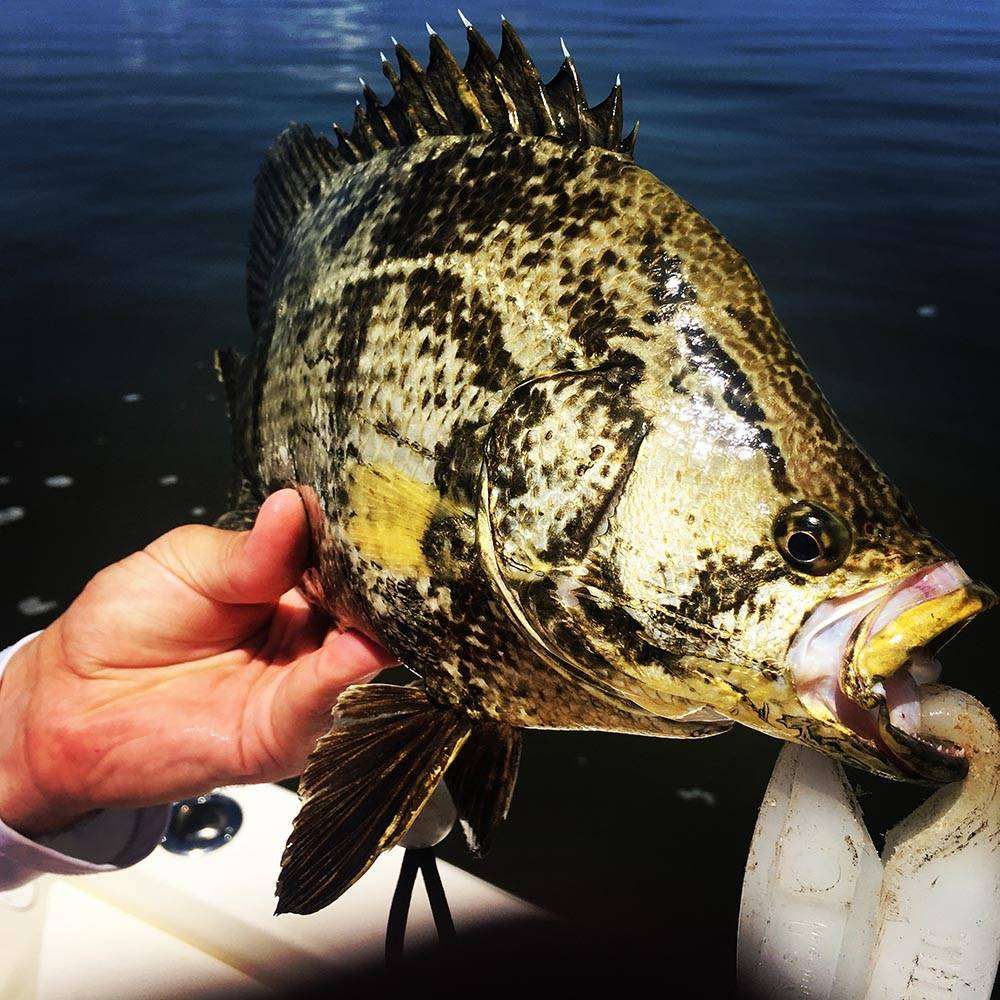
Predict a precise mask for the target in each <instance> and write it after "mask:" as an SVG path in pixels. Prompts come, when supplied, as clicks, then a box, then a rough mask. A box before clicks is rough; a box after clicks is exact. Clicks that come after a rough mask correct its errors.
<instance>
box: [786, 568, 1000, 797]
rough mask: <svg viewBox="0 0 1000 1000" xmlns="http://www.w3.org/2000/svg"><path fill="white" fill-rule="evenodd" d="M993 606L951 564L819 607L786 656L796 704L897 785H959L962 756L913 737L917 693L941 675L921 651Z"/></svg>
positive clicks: (991, 598)
mask: <svg viewBox="0 0 1000 1000" xmlns="http://www.w3.org/2000/svg"><path fill="white" fill-rule="evenodd" d="M996 602H997V596H996V594H995V593H994V592H993V591H992V590H991V589H990V588H989V587H987V586H986V585H984V584H982V583H977V582H975V581H973V580H971V579H970V578H969V576H968V575H967V574H966V573H965V571H964V570H963V569H962V568H961V566H959V565H958V563H956V562H954V561H948V562H938V563H935V564H933V565H931V566H928V567H925V568H923V569H921V570H918V571H917V572H915V573H911V574H909V575H907V576H905V577H903V578H902V579H901V580H898V581H896V582H895V583H889V584H885V585H883V586H879V587H873V588H871V589H869V590H864V591H861V592H859V593H856V594H853V595H850V596H849V597H845V598H836V599H831V600H827V601H823V602H822V603H821V604H820V605H818V606H817V607H816V608H815V609H814V610H813V611H812V612H811V613H810V614H809V616H808V617H807V618H806V620H805V621H804V622H803V624H802V626H801V628H800V629H799V631H798V633H797V635H796V636H795V639H794V640H793V641H792V644H791V646H790V647H789V651H788V664H789V667H790V669H791V675H792V678H793V681H794V684H795V689H796V693H797V694H798V697H799V700H800V701H801V702H802V704H803V705H804V706H805V707H806V709H807V710H808V711H809V712H810V713H811V714H812V715H813V716H815V717H816V718H818V719H820V720H822V721H823V722H826V723H828V724H833V725H834V726H836V727H837V728H839V729H841V730H843V731H845V735H846V736H847V737H848V739H849V741H851V742H854V743H858V744H860V746H859V747H858V749H859V750H862V751H863V753H864V755H865V756H870V755H872V754H874V756H876V757H877V758H878V759H879V760H880V761H882V762H884V764H885V765H886V767H887V768H888V769H889V771H891V772H893V773H895V774H897V775H898V776H900V777H904V778H910V779H913V778H916V779H917V780H924V781H932V782H945V781H952V780H955V779H956V778H960V777H962V775H963V774H964V773H965V767H966V762H965V758H964V751H963V750H962V748H961V747H957V746H955V745H954V744H950V743H948V742H947V741H942V740H936V739H930V738H928V737H925V736H923V735H922V734H921V731H920V729H921V717H920V687H921V685H923V684H928V683H934V682H936V681H937V679H938V676H939V675H940V671H941V666H940V664H939V663H938V662H937V660H936V659H935V658H934V657H933V655H932V653H931V651H930V649H929V648H928V646H929V645H932V644H934V643H935V640H937V641H938V642H939V643H940V641H941V640H942V638H944V637H945V633H948V636H947V637H949V638H950V635H951V634H953V633H954V631H957V629H958V628H960V627H961V626H963V625H965V624H966V623H967V622H968V621H969V620H970V619H971V618H972V617H974V616H975V615H977V614H979V613H980V612H982V611H984V610H986V609H988V608H990V607H992V606H993V605H994V604H996Z"/></svg>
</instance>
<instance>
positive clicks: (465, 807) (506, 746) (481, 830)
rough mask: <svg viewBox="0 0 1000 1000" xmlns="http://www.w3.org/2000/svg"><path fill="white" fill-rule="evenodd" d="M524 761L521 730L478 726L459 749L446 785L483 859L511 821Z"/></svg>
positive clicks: (471, 846)
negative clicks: (499, 831) (502, 826)
mask: <svg viewBox="0 0 1000 1000" xmlns="http://www.w3.org/2000/svg"><path fill="white" fill-rule="evenodd" d="M520 759H521V731H520V730H519V729H514V728H513V727H511V726H505V725H502V724H500V723H497V722H487V723H478V722H477V724H476V726H475V728H474V729H473V730H472V732H471V733H470V735H469V738H468V740H466V742H465V744H464V745H463V747H462V748H461V750H459V752H458V755H457V756H456V757H455V760H454V761H453V763H452V765H451V767H450V768H448V773H447V775H446V776H445V783H446V784H447V786H448V791H449V792H450V793H451V797H452V799H453V800H454V802H455V809H456V810H457V812H458V815H459V819H460V820H461V823H462V830H463V831H464V833H465V840H466V843H467V844H468V845H469V850H470V851H471V852H472V853H473V854H474V855H475V856H476V857H477V858H481V857H482V856H483V855H484V854H486V853H487V851H489V849H490V847H491V846H492V844H493V835H494V834H495V833H496V830H497V828H498V827H499V826H500V824H501V823H502V822H503V821H504V820H505V819H506V818H507V810H508V809H509V808H510V801H511V798H512V797H513V795H514V785H515V783H516V781H517V768H518V764H519V762H520Z"/></svg>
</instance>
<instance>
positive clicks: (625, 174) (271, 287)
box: [218, 21, 995, 913]
mask: <svg viewBox="0 0 1000 1000" xmlns="http://www.w3.org/2000/svg"><path fill="white" fill-rule="evenodd" d="M465 25H466V36H467V39H468V46H469V52H468V56H467V58H466V61H465V64H464V66H460V65H459V64H458V62H457V61H456V59H455V58H454V56H453V55H452V54H451V52H450V51H449V49H448V48H447V47H446V46H445V44H444V42H443V41H442V40H441V38H440V36H438V35H437V34H436V33H434V32H433V30H431V31H430V60H429V62H428V64H427V66H426V68H422V67H421V66H420V65H419V64H418V63H417V61H416V60H415V59H414V58H413V57H412V56H411V55H410V53H409V52H408V51H407V50H406V49H405V48H404V47H403V46H402V45H398V44H397V45H396V58H397V64H398V69H397V68H395V67H394V66H393V65H392V64H391V63H390V61H389V60H388V59H386V58H385V57H384V56H383V60H382V68H383V72H384V74H385V76H386V78H387V79H388V81H389V84H390V86H391V88H392V91H393V97H392V99H391V100H389V101H388V103H383V102H382V101H381V100H380V99H379V97H378V96H377V95H376V93H375V92H374V90H373V89H372V88H371V87H369V86H368V85H367V84H364V85H363V98H364V103H363V104H362V103H361V102H359V103H358V106H357V108H356V109H355V120H354V125H353V128H352V129H351V131H350V132H349V133H348V132H347V131H345V130H343V129H341V128H339V127H338V126H335V127H334V131H335V133H336V136H337V144H336V145H334V144H333V143H331V142H330V141H328V140H327V139H326V138H324V137H322V136H317V135H315V134H314V133H313V132H312V131H311V130H310V129H309V128H307V127H305V126H301V125H292V126H290V127H289V128H288V129H287V130H286V131H285V132H284V133H283V134H282V135H281V136H280V137H279V138H278V140H277V141H276V143H275V144H274V146H273V147H272V148H271V149H270V151H269V152H268V154H267V157H266V158H265V160H264V163H263V165H262V167H261V169H260V173H259V175H258V178H257V181H256V206H255V214H254V219H253V223H252V228H251V235H250V259H249V264H248V267H247V295H248V307H249V316H250V322H251V326H252V328H253V335H254V343H253V350H252V353H251V354H250V356H249V357H247V358H242V357H240V356H239V355H238V354H236V353H235V352H232V351H223V352H220V354H219V355H218V367H219V370H220V373H221V376H222V378H223V381H224V383H225V385H226V390H227V398H228V402H229V411H230V416H231V422H232V427H233V441H234V454H235V467H236V481H237V486H236V489H235V491H234V503H233V509H232V512H231V513H230V514H229V515H227V516H226V517H225V518H224V519H223V522H222V523H224V524H226V525H229V526H240V525H244V524H246V523H248V522H249V521H251V520H252V519H253V517H254V515H255V513H256V511H257V509H258V508H259V506H260V504H261V503H262V502H263V500H264V499H265V498H266V497H267V496H268V495H269V494H270V493H271V492H273V491H275V490H277V489H280V488H284V487H288V486H291V487H294V488H295V489H297V490H298V491H299V493H300V495H301V496H302V498H303V502H304V504H305V506H306V509H307V511H308V514H309V521H310V528H311V533H312V550H313V561H312V565H311V568H310V569H309V570H308V572H307V574H306V576H305V578H304V581H303V591H304V593H305V594H306V596H307V597H308V599H309V600H310V601H311V602H313V603H314V604H315V605H316V606H317V607H319V608H322V609H323V610H324V611H325V612H326V613H328V614H329V615H330V616H331V617H332V618H333V619H334V620H335V621H336V622H337V623H339V625H340V626H341V627H344V628H355V629H359V630H360V631H362V632H364V633H365V634H367V635H369V636H371V637H373V638H375V639H376V640H378V641H379V642H380V643H382V644H383V645H384V646H386V647H387V648H388V649H389V650H391V651H392V652H393V653H394V654H395V655H396V656H397V657H398V658H399V659H400V661H401V662H402V663H403V664H405V665H406V666H407V667H409V668H410V669H411V670H412V671H413V673H414V675H415V680H414V682H413V684H412V685H409V686H393V685H386V684H371V685H365V686H360V687H354V688H351V689H349V690H348V691H346V692H345V693H344V695H343V696H342V697H341V699H340V701H339V702H338V704H337V707H336V709H335V711H334V717H333V721H332V728H331V730H330V732H329V733H328V734H327V735H326V736H324V737H323V738H322V739H321V740H320V742H319V744H318V745H317V747H316V750H315V752H314V753H313V755H312V757H311V759H310V761H309V764H308V766H307V768H306V771H305V774H304V777H303V780H302V785H301V789H300V791H301V794H302V797H303V805H302V810H301V812H300V815H299V817H298V820H297V822H296V824H295V829H294V832H293V834H292V836H291V838H290V840H289V843H288V846H287V849H286V852H285V856H284V861H283V867H282V872H281V876H280V880H279V883H278V896H279V904H278V909H279V911H292V912H298V913H306V912H312V911H314V910H316V909H318V908H320V907H322V906H324V905H326V904H328V903H330V902H331V901H332V900H334V899H336V898H337V896H339V895H340V894H341V893H342V892H343V891H344V890H345V889H346V888H347V887H348V886H350V885H351V884H352V883H353V882H354V881H355V880H356V879H357V878H359V877H360V876H361V875H362V874H363V873H364V871H365V870H366V869H367V868H368V866H369V865H370V864H371V863H372V861H373V860H374V858H375V857H376V856H377V855H378V854H379V852H380V851H382V850H385V849H386V848H388V847H391V846H392V845H393V844H395V843H397V842H398V841H399V840H400V838H401V837H402V836H403V834H404V833H405V831H406V829H407V828H408V826H409V825H410V824H411V823H412V822H413V820H414V818H415V817H416V815H417V814H418V813H419V811H420V809H421V808H422V806H423V805H424V803H425V802H426V801H427V800H428V798H429V796H430V795H431V794H432V793H433V791H434V789H435V788H436V786H437V785H438V783H439V782H440V781H441V780H444V781H445V782H446V784H447V787H448V788H449V790H450V792H451V794H452V797H453V798H454V800H455V804H456V808H457V810H458V813H459V816H460V817H461V819H462V822H463V826H464V828H465V830H466V833H467V835H468V839H469V843H470V846H471V847H472V849H473V850H474V851H476V852H482V851H485V850H486V849H487V848H488V847H489V844H490V842H491V840H492V838H493V835H494V832H495V830H496V828H497V827H498V825H499V824H500V823H501V821H502V819H503V818H504V816H505V814H506V811H507V808H508V805H509V803H510V799H511V795H512V792H513V787H514V782H515V778H516V774H517V767H518V758H519V751H520V732H521V730H522V729H525V728H533V727H534V728H555V729H591V730H604V731H609V732H626V733H642V734H646V735H650V736H660V737H678V738H697V737H706V736H712V735H715V734H718V733H722V732H725V731H726V730H727V729H728V728H729V727H730V726H731V725H732V724H733V723H734V722H738V723H741V724H743V725H747V726H751V727H753V728H754V729H758V730H761V731H763V732H766V733H769V734H771V735H773V736H777V737H779V738H781V739H786V740H795V741H799V742H801V743H805V744H808V745H810V746H812V747H815V748H817V749H819V750H821V751H823V752H825V753H828V754H831V755H833V756H835V757H838V758H840V759H842V760H846V761H849V762H851V763H854V764H857V765H860V766H862V767H865V768H868V769H870V770H872V771H875V772H878V773H880V774H884V775H888V776H890V777H895V778H911V779H917V780H925V781H932V782H940V781H947V780H950V779H952V778H954V777H956V776H959V775H960V774H961V773H962V771H963V768H964V761H963V754H962V751H961V749H960V748H958V747H955V746H952V745H951V744H948V743H947V742H946V741H940V740H935V739H932V738H929V737H925V736H922V735H921V730H920V719H919V685H920V683H922V682H924V681H926V680H928V679H934V678H935V676H936V673H937V671H938V666H937V663H936V661H935V660H934V659H933V656H932V651H933V648H934V645H935V642H936V641H938V640H939V639H940V638H941V637H942V636H944V635H945V634H946V633H949V632H950V631H952V630H953V629H954V628H956V627H958V626H960V625H962V624H964V623H965V622H966V621H968V620H969V619H970V618H971V617H972V616H973V615H975V614H977V613H978V612H980V611H981V610H983V609H984V608H986V607H988V606H990V605H992V604H993V603H994V602H995V596H994V594H993V593H992V591H990V590H989V588H987V587H986V586H984V585H982V584H979V583H975V582H974V581H972V580H970V579H969V577H968V576H967V575H966V574H965V573H964V571H963V570H962V569H961V568H960V567H959V565H958V563H957V562H956V561H955V559H954V557H953V556H952V555H951V554H950V553H949V552H947V551H946V550H945V549H944V548H943V547H942V546H941V545H940V544H939V543H938V542H937V541H935V540H934V539H933V538H932V537H931V536H930V535H929V534H928V532H927V531H926V530H925V529H924V528H923V527H922V526H921V524H920V522H919V521H918V519H917V517H916V515H915V513H914V512H913V510H912V508H911V507H910V506H909V504H908V503H907V502H906V501H905V500H904V498H903V497H902V496H901V494H900V493H899V491H898V490H897V489H896V488H895V487H894V486H893V485H892V484H891V483H890V482H889V480H888V479H887V478H886V477H885V475H884V474H883V473H882V472H881V471H880V470H879V469H878V468H877V466H876V465H875V464H874V463H873V462H872V461H871V459H870V458H869V457H868V456H867V455H866V454H865V453H864V452H863V451H862V450H861V449H860V448H859V447H858V445H857V444H856V443H855V442H854V440H853V439H852V438H851V437H850V435H849V434H848V432H847V431H846V430H845V429H844V427H843V426H842V425H841V423H840V422H839V420H838V419H837V417H836V416H835V415H834V414H833V412H832V411H831V409H830V407H829V405H828V403H827V402H826V400H825V399H824V397H823V395H822V393H821V392H820V390H819V388H818V387H817V385H816V383H815V382H814V381H813V379H812V377H811V376H810V375H809V373H808V372H807V371H806V369H805V367H804V365H803V363H802V360H801V359H800V357H799V355H798V354H797V353H796V352H795V350H794V348H793V347H792V344H791V342H790V341H789V339H788V337H787V335H786V333H785V331H784V329H783V328H782V326H781V324H780V323H779V321H778V320H777V318H776V317H775V315H774V312H773V310H772V307H771V304H770V302H769V300H768V298H767V295H766V293H765V292H764V289H763V287H762V286H761V284H760V282H759V280H758V279H757V277H756V275H755V274H754V273H753V271H752V270H751V269H750V267H749V265H748V264H747V263H746V261H745V260H744V259H743V257H742V256H741V255H740V254H739V253H738V252H737V251H736V250H735V249H734V248H733V247H732V246H731V245H730V244H729V243H728V242H727V241H726V240H725V239H724V238H723V237H722V236H721V235H720V234H719V233H718V232H717V231H716V230H715V229H714V228H713V226H712V225H711V224H710V223H709V222H708V221H707V220H706V219H705V218H703V217H702V216H701V215H700V214H699V213H698V212H697V211H695V209H693V208H692V207H691V206H690V205H688V204H687V203H686V202H685V201H684V200H683V199H681V198H680V197H679V196H678V195H677V194H676V193H675V192H673V191H672V190H671V189H670V188H669V187H667V186H666V185H665V184H663V183H662V182H661V181H660V180H658V179H657V178H656V177H654V176H653V175H652V174H650V173H649V172H647V171H645V170H643V169H642V168H641V167H640V166H639V165H638V164H637V163H636V162H635V159H634V155H633V154H634V149H635V139H636V129H635V128H633V129H632V131H631V132H629V133H628V135H627V136H624V137H623V109H622V88H621V85H620V83H618V82H616V83H615V85H614V87H613V88H612V91H611V93H610V94H609V95H608V97H607V98H606V99H605V100H603V101H602V102H600V103H599V104H596V105H594V106H590V105H589V104H588V102H587V100H586V97H585V95H584V92H583V87H582V85H581V83H580V78H579V76H578V74H577V70H576V67H575V65H574V62H573V60H572V58H571V57H570V56H569V54H568V52H565V51H564V59H563V62H562V65H561V67H560V69H559V71H558V73H557V74H556V76H555V77H554V78H553V79H552V80H551V81H550V82H549V83H543V82H542V80H541V78H540V76H539V73H538V71H537V69H536V68H535V65H534V63H533V62H532V60H531V58H530V57H529V56H528V54H527V52H526V50H525V48H524V46H523V45H522V43H521V41H520V39H519V38H518V36H517V34H516V33H515V31H514V29H513V28H512V27H511V25H510V24H509V22H507V21H503V22H502V44H501V47H500V49H499V53H498V54H494V53H493V51H492V50H491V49H490V47H489V45H488V44H487V43H486V41H485V40H484V39H483V37H482V35H480V33H479V32H478V31H477V30H476V29H475V28H474V27H473V26H472V25H471V24H468V23H467V22H465Z"/></svg>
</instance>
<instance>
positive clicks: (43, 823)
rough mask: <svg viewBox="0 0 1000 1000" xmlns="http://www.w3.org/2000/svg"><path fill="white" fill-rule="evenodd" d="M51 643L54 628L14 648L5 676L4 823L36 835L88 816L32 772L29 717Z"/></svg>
mask: <svg viewBox="0 0 1000 1000" xmlns="http://www.w3.org/2000/svg"><path fill="white" fill-rule="evenodd" d="M51 642H52V635H51V627H50V629H48V630H46V631H45V632H40V633H38V634H36V635H34V636H32V637H31V638H30V639H28V641H26V642H23V644H21V645H19V646H18V647H17V648H16V649H15V650H14V652H13V654H12V655H11V656H10V658H9V659H8V660H7V663H6V667H5V668H4V670H3V673H2V674H0V820H2V821H3V822H4V823H5V824H6V825H7V826H9V827H11V828H12V829H14V830H17V831H18V832H19V833H22V834H24V835H25V836H32V837H33V836H38V835H39V834H42V833H49V832H52V831H55V830H58V829H61V828H63V827H65V826H67V825H69V824H70V823H72V822H73V821H74V820H75V819H76V818H77V817H78V816H79V815H82V814H83V813H84V812H85V810H83V809H74V808H73V807H72V806H71V805H70V804H69V803H68V802H63V801H61V797H60V796H57V795H54V794H52V793H51V792H50V793H46V792H45V791H44V790H43V789H42V788H41V787H40V786H39V783H38V782H37V781H36V780H35V777H34V775H33V772H32V767H31V756H30V749H29V748H30V744H31V736H32V734H31V732H30V726H29V723H28V719H29V718H30V715H31V702H32V695H33V693H34V692H36V691H37V690H38V689H39V679H40V678H41V676H42V674H41V666H42V659H43V653H44V650H45V649H46V648H47V647H49V646H50V645H51Z"/></svg>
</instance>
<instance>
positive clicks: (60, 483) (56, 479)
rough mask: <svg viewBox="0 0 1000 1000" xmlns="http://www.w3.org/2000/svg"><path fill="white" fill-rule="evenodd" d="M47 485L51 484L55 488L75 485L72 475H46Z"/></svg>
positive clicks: (62, 488)
mask: <svg viewBox="0 0 1000 1000" xmlns="http://www.w3.org/2000/svg"><path fill="white" fill-rule="evenodd" d="M45 485H46V486H51V487H52V488H53V489H54V490H64V489H66V487H67V486H72V485H73V477H72V476H63V475H59V476H46V478H45Z"/></svg>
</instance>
